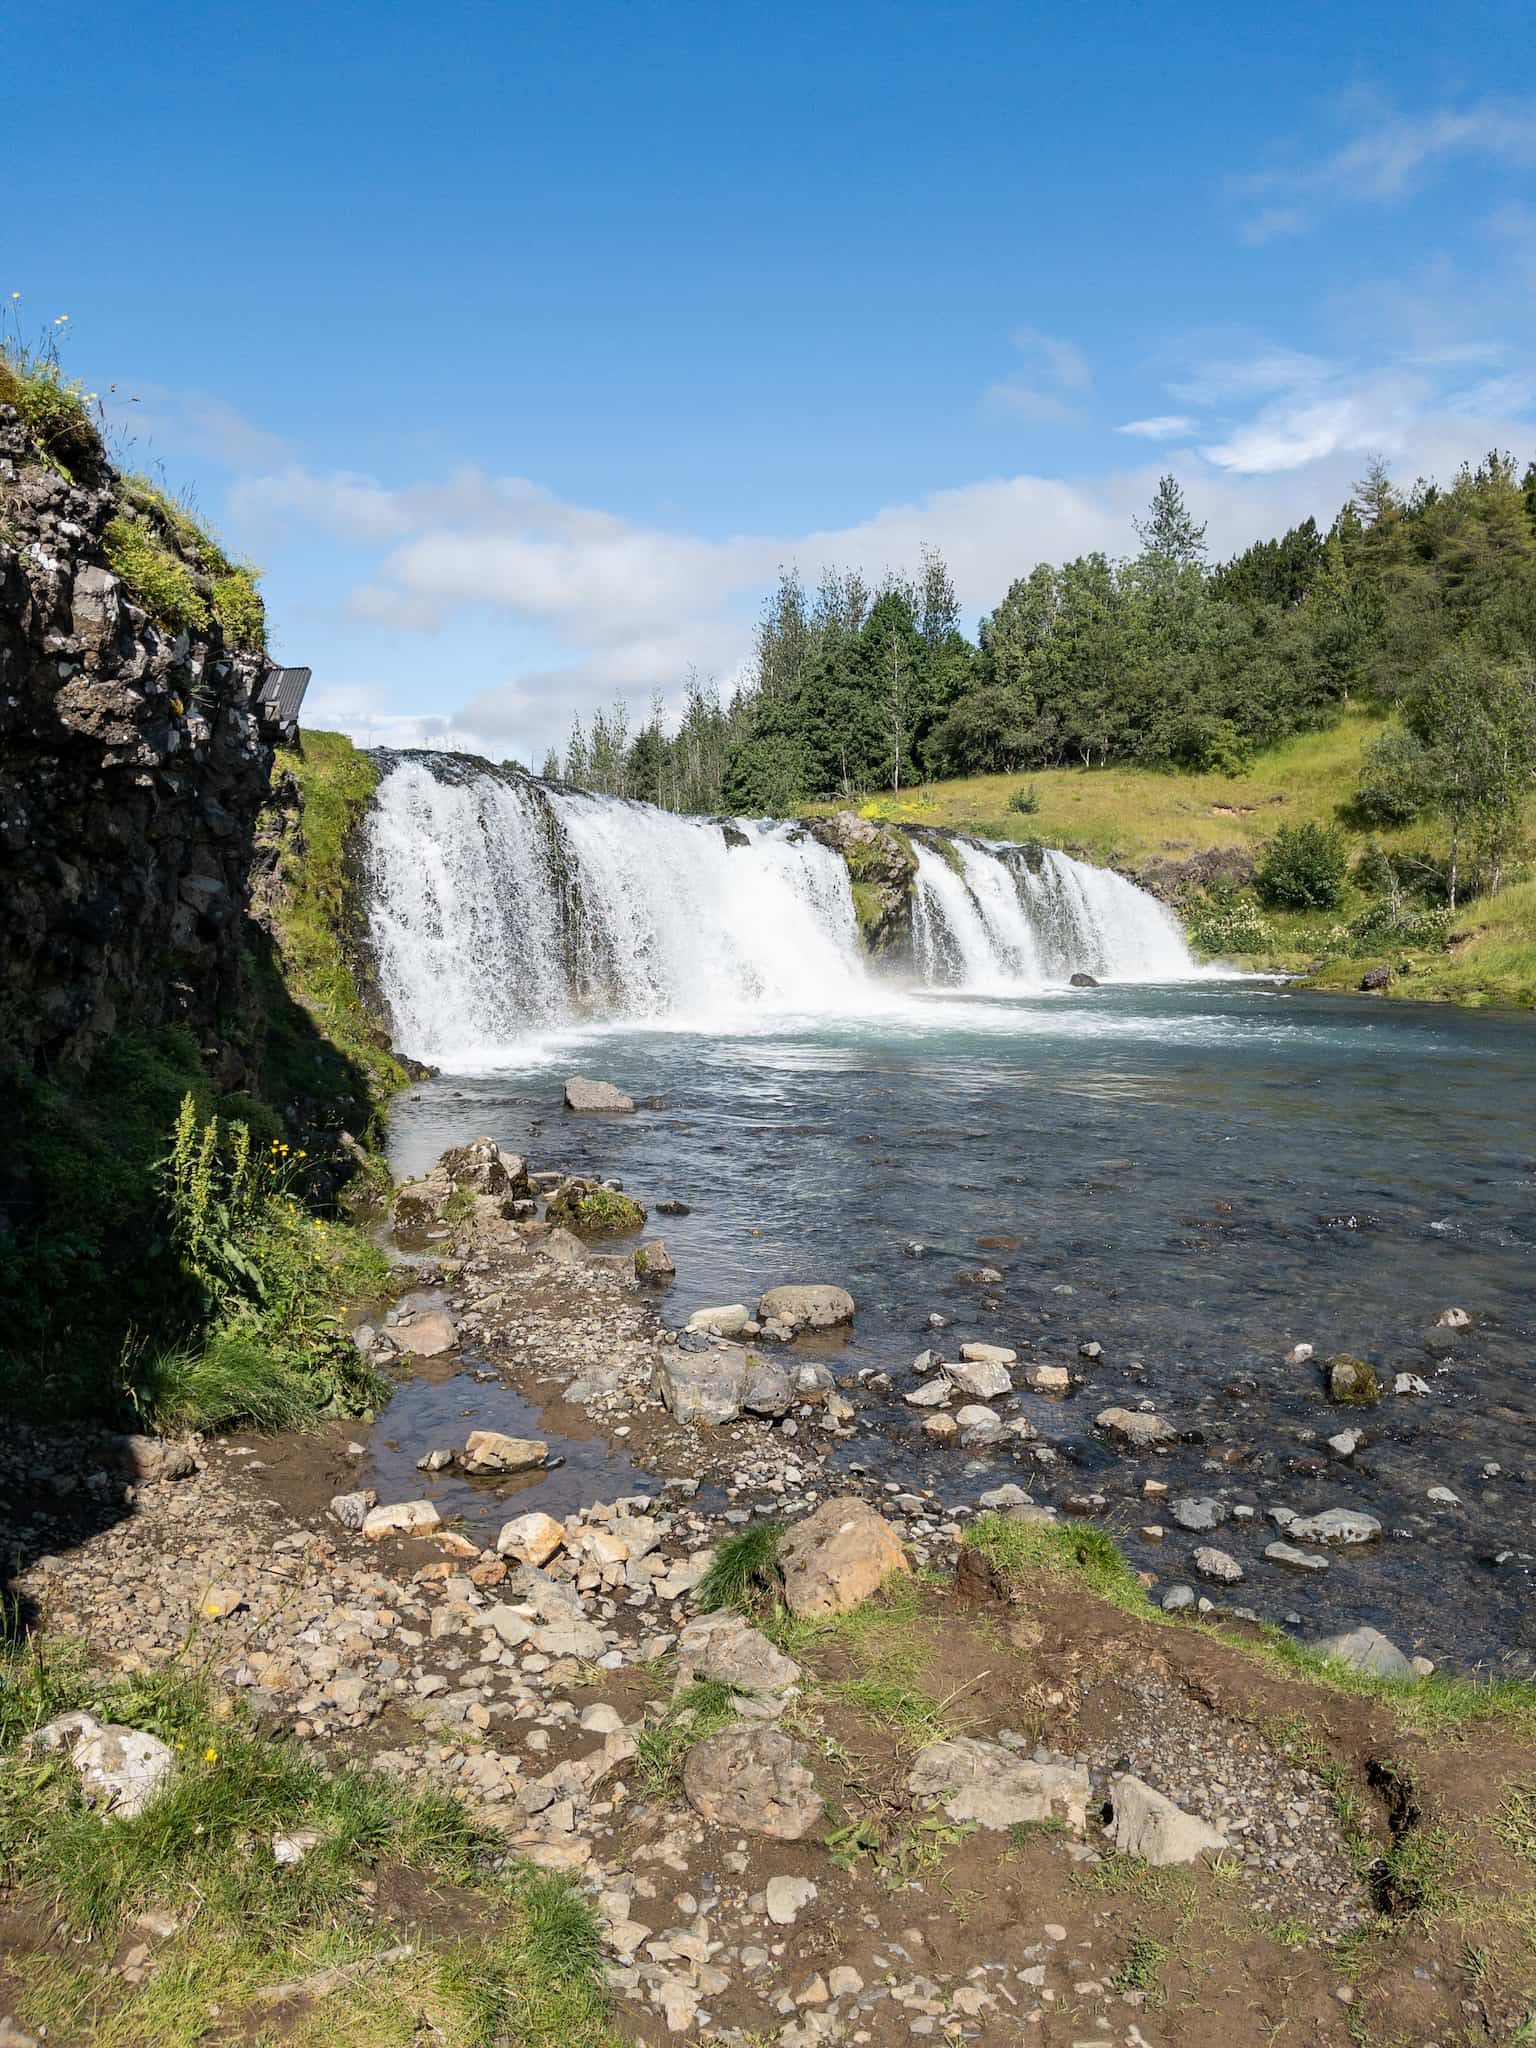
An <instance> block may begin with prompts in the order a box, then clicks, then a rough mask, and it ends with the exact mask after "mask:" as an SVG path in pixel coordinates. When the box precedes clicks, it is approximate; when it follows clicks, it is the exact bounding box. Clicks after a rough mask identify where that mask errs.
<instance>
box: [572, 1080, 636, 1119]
mask: <svg viewBox="0 0 1536 2048" xmlns="http://www.w3.org/2000/svg"><path fill="white" fill-rule="evenodd" d="M565 1106H566V1108H567V1109H571V1110H575V1111H576V1112H577V1114H578V1115H581V1116H594V1115H596V1116H604V1115H606V1116H628V1115H630V1114H631V1113H632V1112H633V1110H634V1107H635V1105H634V1100H633V1098H632V1097H631V1096H628V1095H626V1094H625V1093H624V1090H623V1089H622V1088H615V1087H614V1085H613V1083H612V1082H611V1081H589V1080H586V1079H585V1078H584V1077H583V1076H582V1075H580V1074H574V1075H572V1077H571V1079H570V1080H569V1081H567V1082H566V1084H565Z"/></svg>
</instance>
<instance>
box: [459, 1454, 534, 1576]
mask: <svg viewBox="0 0 1536 2048" xmlns="http://www.w3.org/2000/svg"><path fill="white" fill-rule="evenodd" d="M548 1456H549V1445H548V1444H546V1443H543V1442H541V1441H540V1439H539V1438H538V1437H532V1436H503V1435H502V1433H501V1431H500V1430H499V1429H472V1430H471V1431H470V1432H469V1435H468V1436H467V1437H466V1438H465V1441H464V1448H463V1450H462V1451H460V1453H459V1464H460V1465H461V1466H462V1467H463V1469H464V1470H465V1471H466V1472H531V1471H533V1469H534V1468H535V1466H538V1465H542V1464H543V1462H544V1460H545V1459H546V1458H547V1457H548ZM531 1561H532V1560H530V1562H531Z"/></svg>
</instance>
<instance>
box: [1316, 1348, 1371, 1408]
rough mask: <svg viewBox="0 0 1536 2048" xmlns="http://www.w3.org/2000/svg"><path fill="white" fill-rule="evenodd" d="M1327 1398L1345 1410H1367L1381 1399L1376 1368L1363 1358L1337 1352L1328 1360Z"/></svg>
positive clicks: (1344, 1352) (1345, 1352)
mask: <svg viewBox="0 0 1536 2048" xmlns="http://www.w3.org/2000/svg"><path fill="white" fill-rule="evenodd" d="M1327 1373H1328V1398H1329V1400H1330V1401H1337V1402H1338V1403H1339V1404H1340V1406H1341V1407H1345V1408H1369V1407H1371V1406H1372V1405H1373V1404H1374V1403H1375V1402H1377V1401H1379V1400H1380V1399H1381V1381H1380V1380H1379V1379H1378V1378H1377V1377H1376V1368H1375V1366H1374V1365H1372V1364H1370V1363H1369V1361H1368V1360H1366V1359H1364V1358H1355V1357H1353V1356H1352V1355H1351V1354H1350V1353H1349V1352H1347V1351H1337V1352H1335V1353H1334V1355H1333V1357H1332V1358H1330V1359H1329V1361H1328V1366H1327Z"/></svg>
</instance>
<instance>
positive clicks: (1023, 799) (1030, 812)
mask: <svg viewBox="0 0 1536 2048" xmlns="http://www.w3.org/2000/svg"><path fill="white" fill-rule="evenodd" d="M1008 808H1009V810H1010V811H1018V812H1019V813H1020V814H1021V815H1022V816H1023V817H1026V818H1032V817H1033V816H1034V815H1035V813H1036V811H1038V810H1039V808H1040V792H1039V791H1038V790H1037V789H1036V788H1035V785H1034V784H1033V783H1031V784H1030V785H1029V787H1028V789H1016V790H1015V791H1014V792H1013V795H1012V796H1011V797H1009V799H1008Z"/></svg>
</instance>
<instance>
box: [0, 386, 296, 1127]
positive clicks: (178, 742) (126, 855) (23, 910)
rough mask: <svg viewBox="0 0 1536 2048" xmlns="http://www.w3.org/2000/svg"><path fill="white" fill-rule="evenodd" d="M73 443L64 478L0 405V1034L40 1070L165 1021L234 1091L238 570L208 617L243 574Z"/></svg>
mask: <svg viewBox="0 0 1536 2048" xmlns="http://www.w3.org/2000/svg"><path fill="white" fill-rule="evenodd" d="M84 453H85V460H83V461H82V460H79V459H77V460H76V461H75V462H74V463H72V464H71V466H70V469H69V470H68V472H66V471H65V470H64V469H63V468H62V467H61V466H60V464H59V463H58V461H57V460H56V459H55V458H52V457H51V456H50V454H49V453H48V452H47V451H45V449H44V448H43V447H42V446H40V445H39V444H38V442H37V441H35V440H34V439H33V438H32V436H31V435H30V433H29V432H28V430H27V428H26V426H25V425H24V424H23V421H22V418H21V416H20V414H19V413H18V412H17V410H16V409H15V408H13V407H12V406H9V405H4V404H0V1046H3V1049H4V1054H5V1056H7V1057H8V1058H9V1059H10V1060H11V1061H13V1062H15V1063H17V1064H19V1065H24V1066H27V1067H32V1068H50V1069H53V1068H57V1067H58V1066H59V1065H60V1064H61V1063H62V1064H67V1065H78V1064H82V1063H84V1062H85V1061H87V1060H89V1058H90V1057H91V1056H92V1055H93V1053H94V1052H95V1051H96V1050H97V1049H98V1048H99V1047H100V1046H101V1045H102V1043H103V1042H104V1041H106V1040H108V1039H110V1037H111V1036H112V1035H113V1033H114V1032H117V1031H121V1030H123V1029H125V1028H128V1027H131V1026H134V1027H136V1026H148V1027H154V1026H159V1025H163V1024H167V1023H180V1024H183V1025H185V1026H186V1027H187V1028H188V1029H189V1030H190V1031H192V1032H193V1033H194V1034H195V1035H196V1037H197V1039H198V1042H199V1045H200V1046H201V1047H202V1048H203V1049H204V1052H205V1055H209V1056H210V1066H211V1067H213V1068H214V1069H215V1071H217V1072H218V1075H219V1079H220V1081H221V1083H222V1085H223V1086H225V1087H231V1086H238V1085H242V1084H243V1081H244V1078H245V1076H244V1075H243V1073H242V1071H241V1067H242V1060H241V1057H240V1055H239V1054H238V1053H236V1052H234V1051H233V1049H232V1048H231V1047H230V1045H229V1044H228V1043H227V1042H226V1039H225V1034H223V1033H222V1032H221V1031H220V1028H219V1024H220V1019H221V1018H222V1017H226V1016H228V1015H230V1014H231V1013H233V1012H234V1011H235V1010H236V1009H237V1007H238V996H239V983H240V973H241V937H242V934H241V925H242V911H243V906H244V902H245V896H246V888H247V877H248V874H249V871H250V865H251V858H252V850H253V835H254V829H255V823H256V817H257V812H258V810H259V809H260V806H261V804H262V801H263V799H264V797H265V795H266V791H267V783H268V777H269V774H270V771H271V766H272V747H273V742H274V739H275V738H276V737H277V734H276V732H275V731H274V729H273V728H272V727H271V726H270V725H269V724H267V723H266V722H264V714H263V711H262V708H261V705H260V701H259V700H260V692H261V687H262V683H263V680H264V678H265V675H266V672H267V667H268V663H267V658H266V655H265V653H264V652H263V651H262V650H261V646H260V639H261V630H260V609H259V600H257V599H256V598H255V595H254V590H253V589H252V587H251V585H250V580H249V578H248V577H245V578H244V586H243V595H244V597H245V600H246V607H245V610H244V613H243V615H237V616H236V618H235V623H234V624H233V625H232V624H231V623H229V622H227V621H226V620H225V619H223V618H221V616H220V611H221V609H227V607H225V606H223V605H221V599H222V598H223V597H224V595H225V594H226V592H227V591H228V590H229V589H230V588H231V587H232V585H234V584H238V583H239V581H240V578H241V575H242V573H243V572H232V571H230V565H229V564H228V562H227V561H226V560H225V559H224V558H223V557H222V555H220V554H219V552H218V551H217V549H216V548H215V547H214V546H213V544H212V543H208V542H203V544H202V545H199V542H200V540H201V539H202V537H201V536H199V534H198V532H197V529H196V528H195V526H193V524H192V522H191V521H190V520H188V519H187V518H186V517H185V515H184V514H179V511H178V508H176V507H175V506H174V505H172V504H171V503H170V502H169V501H167V500H165V499H164V498H163V497H162V496H161V495H160V494H159V493H157V492H155V491H153V490H152V489H150V488H148V487H146V486H144V485H142V484H135V483H133V482H132V480H129V479H125V478H123V477H120V476H119V475H118V474H117V473H116V472H115V471H114V470H113V469H112V468H111V467H110V466H109V465H108V464H107V463H106V461H105V460H104V459H103V458H101V457H100V454H99V450H98V451H94V452H93V451H91V450H90V449H86V450H85V451H84ZM114 564H115V565H116V566H114ZM125 567H126V568H127V569H128V572H129V573H128V574H127V575H126V576H125V574H124V573H120V572H122V571H123V570H124V569H125ZM221 579H222V580H221ZM156 600H158V609H159V615H158V616H157V608H156ZM253 607H254V610H253V609H252V608H253ZM241 642H244V643H245V644H243V645H242V644H240V643H241Z"/></svg>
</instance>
